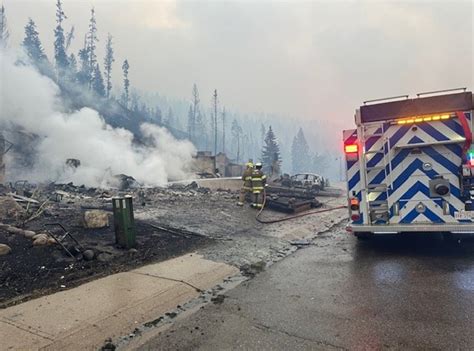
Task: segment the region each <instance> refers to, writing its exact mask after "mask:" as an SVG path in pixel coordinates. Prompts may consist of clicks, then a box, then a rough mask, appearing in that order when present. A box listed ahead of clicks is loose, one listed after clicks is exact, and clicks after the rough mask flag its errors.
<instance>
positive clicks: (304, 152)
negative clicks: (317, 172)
mask: <svg viewBox="0 0 474 351" xmlns="http://www.w3.org/2000/svg"><path fill="white" fill-rule="evenodd" d="M291 163H292V168H293V173H302V172H308V171H309V170H310V169H311V157H310V154H309V147H308V143H307V142H306V138H305V136H304V133H303V129H301V128H300V129H299V131H298V133H297V134H296V136H295V137H294V138H293V143H292V145H291Z"/></svg>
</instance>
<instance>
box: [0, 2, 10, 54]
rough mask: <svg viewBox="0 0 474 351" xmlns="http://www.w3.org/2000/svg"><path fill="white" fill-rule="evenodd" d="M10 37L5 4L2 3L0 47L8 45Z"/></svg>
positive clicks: (0, 11) (0, 10) (0, 12)
mask: <svg viewBox="0 0 474 351" xmlns="http://www.w3.org/2000/svg"><path fill="white" fill-rule="evenodd" d="M9 37H10V33H9V32H8V26H7V16H6V14H5V6H3V5H2V7H1V8H0V49H1V48H6V47H7V45H8V38H9Z"/></svg>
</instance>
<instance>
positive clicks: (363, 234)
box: [354, 232, 374, 240]
mask: <svg viewBox="0 0 474 351" xmlns="http://www.w3.org/2000/svg"><path fill="white" fill-rule="evenodd" d="M354 235H355V236H356V238H357V239H358V240H370V239H372V238H373V236H374V234H372V233H369V232H357V233H355V234H354Z"/></svg>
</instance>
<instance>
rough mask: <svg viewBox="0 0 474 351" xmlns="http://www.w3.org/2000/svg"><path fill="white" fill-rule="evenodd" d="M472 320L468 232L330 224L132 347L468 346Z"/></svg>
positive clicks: (473, 261) (473, 275)
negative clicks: (459, 236)
mask: <svg viewBox="0 0 474 351" xmlns="http://www.w3.org/2000/svg"><path fill="white" fill-rule="evenodd" d="M472 330H474V240H472V239H470V240H465V241H462V242H461V243H458V242H457V241H456V240H443V238H442V237H441V236H427V235H422V234H419V235H411V236H408V237H406V238H404V237H396V236H386V237H379V238H376V240H373V241H368V242H358V241H357V240H356V239H355V238H353V237H352V236H348V235H347V234H346V233H345V232H344V230H343V228H342V227H341V226H339V227H337V228H336V229H335V230H333V231H332V232H329V233H325V234H324V235H322V236H320V237H318V238H316V239H315V240H314V245H312V246H309V247H307V248H304V249H302V250H299V251H297V252H296V253H295V254H293V255H292V256H289V257H288V258H286V259H284V260H282V261H280V262H278V263H276V264H274V265H273V266H271V267H270V268H269V269H268V270H267V271H265V272H263V273H261V274H259V275H257V276H256V278H254V279H252V280H250V281H247V282H245V283H243V284H242V285H240V286H239V287H237V288H236V289H234V290H232V291H230V292H228V293H226V296H225V299H224V301H223V302H222V303H219V304H210V305H207V306H206V307H205V308H203V309H201V310H199V311H198V312H196V313H195V314H193V315H192V316H190V317H189V318H187V319H182V320H178V321H176V323H175V324H174V325H173V326H171V327H168V328H167V329H165V330H162V331H160V332H156V335H154V336H153V337H150V336H148V337H147V339H148V341H147V342H146V343H145V344H143V345H141V346H140V347H138V349H140V350H155V349H158V350H195V349H201V350H226V349H246V350H257V349H258V350H270V349H272V350H309V349H311V350H314V349H316V350H318V349H321V350H330V349H351V350H379V349H403V350H407V349H418V350H419V349H445V350H448V349H449V350H472V349H474V335H473V334H472ZM129 346H130V345H129ZM129 348H131V347H129ZM134 348H135V347H134Z"/></svg>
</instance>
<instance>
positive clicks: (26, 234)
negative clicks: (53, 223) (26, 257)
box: [23, 230, 36, 239]
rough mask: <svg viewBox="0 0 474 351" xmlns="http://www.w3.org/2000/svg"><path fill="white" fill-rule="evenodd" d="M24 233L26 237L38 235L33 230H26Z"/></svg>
mask: <svg viewBox="0 0 474 351" xmlns="http://www.w3.org/2000/svg"><path fill="white" fill-rule="evenodd" d="M23 235H24V237H25V238H27V239H31V238H33V237H34V236H35V235H36V233H35V232H34V231H32V230H24V231H23Z"/></svg>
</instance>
